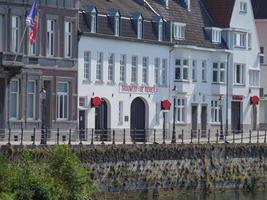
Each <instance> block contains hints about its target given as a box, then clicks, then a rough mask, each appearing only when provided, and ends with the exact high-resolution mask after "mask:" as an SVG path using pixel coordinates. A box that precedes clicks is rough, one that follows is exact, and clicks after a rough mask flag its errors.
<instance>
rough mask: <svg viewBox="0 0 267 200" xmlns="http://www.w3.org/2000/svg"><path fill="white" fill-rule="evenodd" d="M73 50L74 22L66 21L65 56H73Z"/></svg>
mask: <svg viewBox="0 0 267 200" xmlns="http://www.w3.org/2000/svg"><path fill="white" fill-rule="evenodd" d="M71 51H72V23H71V22H65V57H71Z"/></svg>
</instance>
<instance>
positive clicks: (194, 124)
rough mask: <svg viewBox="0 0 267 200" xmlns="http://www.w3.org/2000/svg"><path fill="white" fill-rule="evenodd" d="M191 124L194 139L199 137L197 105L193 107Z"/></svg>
mask: <svg viewBox="0 0 267 200" xmlns="http://www.w3.org/2000/svg"><path fill="white" fill-rule="evenodd" d="M191 123H192V133H193V137H196V136H197V106H196V105H192V113H191Z"/></svg>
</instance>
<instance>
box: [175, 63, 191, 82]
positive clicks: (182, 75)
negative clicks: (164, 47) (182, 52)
mask: <svg viewBox="0 0 267 200" xmlns="http://www.w3.org/2000/svg"><path fill="white" fill-rule="evenodd" d="M188 69H189V65H188V60H187V59H177V60H176V61H175V79H176V80H179V81H187V80H188V78H189V77H188Z"/></svg>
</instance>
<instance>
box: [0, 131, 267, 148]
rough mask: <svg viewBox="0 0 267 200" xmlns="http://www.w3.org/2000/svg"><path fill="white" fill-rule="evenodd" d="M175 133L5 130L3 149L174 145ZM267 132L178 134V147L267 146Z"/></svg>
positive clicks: (192, 132)
mask: <svg viewBox="0 0 267 200" xmlns="http://www.w3.org/2000/svg"><path fill="white" fill-rule="evenodd" d="M172 134H173V133H172V130H167V129H166V130H162V129H142V130H140V129H131V130H130V129H59V128H57V129H51V130H50V129H36V128H34V129H32V130H27V129H23V128H21V129H5V130H1V137H0V138H1V139H0V145H54V144H69V145H116V144H171V140H172ZM266 140H267V131H266V130H254V131H252V130H249V131H247V132H243V131H221V130H217V129H216V130H214V129H213V130H199V129H198V130H185V129H181V130H177V131H176V141H177V144H211V143H221V144H223V143H266V142H267V141H266Z"/></svg>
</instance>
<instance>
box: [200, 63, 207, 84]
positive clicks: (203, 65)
mask: <svg viewBox="0 0 267 200" xmlns="http://www.w3.org/2000/svg"><path fill="white" fill-rule="evenodd" d="M201 81H202V82H207V61H206V60H202V62H201Z"/></svg>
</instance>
